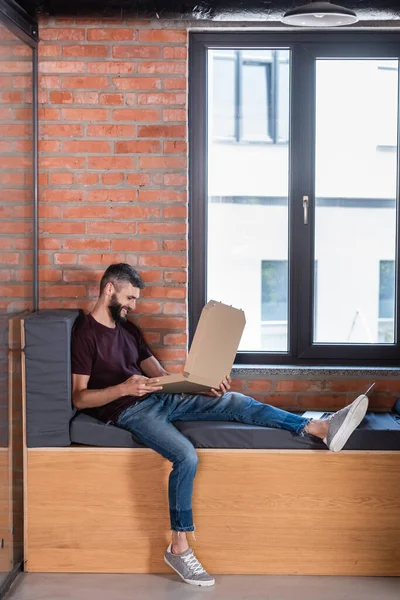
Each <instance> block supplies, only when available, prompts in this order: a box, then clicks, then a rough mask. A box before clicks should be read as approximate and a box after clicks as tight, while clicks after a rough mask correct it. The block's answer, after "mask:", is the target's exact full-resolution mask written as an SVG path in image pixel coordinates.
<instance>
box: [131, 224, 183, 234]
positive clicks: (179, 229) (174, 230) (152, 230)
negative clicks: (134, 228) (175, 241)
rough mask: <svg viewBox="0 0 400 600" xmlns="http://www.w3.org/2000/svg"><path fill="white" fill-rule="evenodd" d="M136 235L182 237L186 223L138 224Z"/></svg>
mask: <svg viewBox="0 0 400 600" xmlns="http://www.w3.org/2000/svg"><path fill="white" fill-rule="evenodd" d="M138 233H139V234H141V235H152V234H154V235H184V234H185V233H186V223H139V224H138Z"/></svg>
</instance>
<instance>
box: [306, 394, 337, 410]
mask: <svg viewBox="0 0 400 600" xmlns="http://www.w3.org/2000/svg"><path fill="white" fill-rule="evenodd" d="M297 402H298V405H299V406H300V408H305V409H324V410H330V409H331V410H337V409H339V408H343V407H344V406H345V405H346V396H345V394H331V395H329V394H326V395H325V394H308V395H299V396H297Z"/></svg>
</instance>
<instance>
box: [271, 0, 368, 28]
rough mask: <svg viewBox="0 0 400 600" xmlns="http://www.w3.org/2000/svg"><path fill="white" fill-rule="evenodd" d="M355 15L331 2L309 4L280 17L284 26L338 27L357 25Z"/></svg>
mask: <svg viewBox="0 0 400 600" xmlns="http://www.w3.org/2000/svg"><path fill="white" fill-rule="evenodd" d="M357 21H358V17H357V15H356V13H355V12H354V11H352V10H350V9H349V8H344V7H343V6H339V5H337V4H332V3H331V2H309V3H308V4H304V5H303V6H298V7H296V8H291V9H290V10H288V11H286V13H285V14H284V15H283V17H282V22H283V23H285V24H286V25H296V26H298V27H340V26H342V25H352V24H353V23H357Z"/></svg>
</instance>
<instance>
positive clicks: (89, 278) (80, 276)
mask: <svg viewBox="0 0 400 600" xmlns="http://www.w3.org/2000/svg"><path fill="white" fill-rule="evenodd" d="M102 275H103V270H101V271H100V270H92V269H90V270H88V269H85V270H82V269H71V270H69V269H66V270H64V272H63V279H64V281H67V282H68V283H69V282H84V283H97V282H99V281H100V279H101V277H102Z"/></svg>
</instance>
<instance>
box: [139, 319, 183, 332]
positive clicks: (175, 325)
mask: <svg viewBox="0 0 400 600" xmlns="http://www.w3.org/2000/svg"><path fill="white" fill-rule="evenodd" d="M136 321H137V323H138V325H139V327H141V328H142V329H156V330H159V329H170V330H173V329H185V328H186V319H181V318H178V317H158V316H152V317H138V318H137V319H136Z"/></svg>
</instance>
